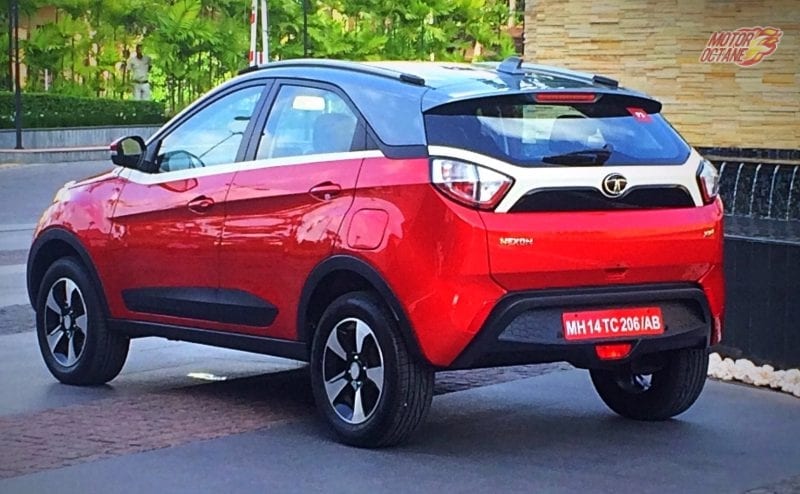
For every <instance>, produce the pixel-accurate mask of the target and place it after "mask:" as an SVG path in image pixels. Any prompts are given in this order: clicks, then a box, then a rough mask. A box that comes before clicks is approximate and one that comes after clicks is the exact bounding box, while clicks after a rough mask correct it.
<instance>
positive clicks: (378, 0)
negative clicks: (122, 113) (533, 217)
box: [0, 0, 522, 111]
mask: <svg viewBox="0 0 800 494" xmlns="http://www.w3.org/2000/svg"><path fill="white" fill-rule="evenodd" d="M7 1H8V0H0V2H7ZM303 1H306V2H307V5H308V9H309V18H308V35H309V45H310V55H311V56H314V57H320V58H321V57H326V58H342V59H351V60H374V59H411V60H437V61H464V60H473V59H487V58H495V59H497V58H502V57H505V56H507V55H509V54H512V53H513V51H514V48H513V42H512V40H511V38H510V36H508V34H507V32H506V29H507V24H508V20H509V18H510V16H511V10H510V9H509V5H511V7H512V9H513V6H514V4H515V1H514V0H510V2H507V1H506V0H408V1H406V2H385V1H384V0H270V1H269V21H270V22H269V24H270V26H269V27H270V30H269V56H270V59H272V60H281V59H288V58H296V57H300V56H302V55H303V31H302V27H303V23H302V15H303ZM24 3H25V4H26V5H27V8H28V10H30V11H35V10H36V8H38V7H40V6H42V5H45V4H47V5H51V6H55V7H56V9H57V12H58V21H57V22H55V23H53V24H51V25H46V26H43V27H41V28H39V29H37V30H36V31H35V32H34V33H33V34H31V37H30V39H29V40H27V41H26V43H25V46H24V50H25V59H26V63H28V64H29V67H30V69H31V70H32V71H33V72H36V71H39V72H40V71H43V70H44V69H47V70H48V71H50V72H52V73H53V74H54V86H53V89H54V90H56V91H60V92H66V93H71V94H95V95H105V96H110V95H115V96H117V97H124V95H125V94H127V93H128V91H129V88H128V87H127V82H126V81H125V80H124V77H123V72H122V67H123V64H122V63H121V62H124V57H123V53H124V50H125V49H128V50H131V51H132V50H133V48H134V45H135V44H137V43H139V42H143V43H144V46H145V49H146V53H147V54H148V55H150V56H151V58H152V60H153V69H152V71H151V81H152V82H153V83H154V84H153V85H154V97H155V98H157V99H161V100H164V101H167V103H168V106H169V108H170V109H171V111H177V110H178V109H180V108H182V107H183V106H184V105H185V104H187V103H188V102H189V101H191V100H193V99H195V98H196V97H197V96H199V95H200V94H202V93H203V92H205V91H207V90H208V89H209V88H211V87H213V86H214V85H216V84H217V83H219V82H220V81H222V80H224V79H226V78H229V77H230V76H231V75H233V74H234V73H235V71H237V70H239V69H241V68H242V67H244V66H245V65H246V64H247V51H248V49H249V36H250V27H249V22H248V21H249V15H250V1H249V0H114V1H110V0H50V1H46V0H26V1H25V2H24ZM521 3H522V2H521V0H516V4H517V5H519V4H521ZM259 41H260V39H259ZM0 57H2V55H0ZM6 58H7V56H6ZM0 60H2V58H0ZM35 79H36V78H34V79H32V80H31V85H30V86H29V89H41V87H40V85H37V83H36V82H35Z"/></svg>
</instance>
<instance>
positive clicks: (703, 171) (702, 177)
mask: <svg viewBox="0 0 800 494" xmlns="http://www.w3.org/2000/svg"><path fill="white" fill-rule="evenodd" d="M697 184H698V185H699V186H700V194H701V195H702V196H703V202H704V203H705V204H711V203H712V202H714V199H716V198H717V194H719V172H717V169H716V168H715V167H714V165H712V164H711V162H710V161H708V160H703V161H701V162H700V167H699V168H698V169H697Z"/></svg>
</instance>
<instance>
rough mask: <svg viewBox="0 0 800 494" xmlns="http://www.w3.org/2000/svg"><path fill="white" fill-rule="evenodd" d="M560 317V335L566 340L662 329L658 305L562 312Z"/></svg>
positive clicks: (636, 334) (644, 333)
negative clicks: (562, 331)
mask: <svg viewBox="0 0 800 494" xmlns="http://www.w3.org/2000/svg"><path fill="white" fill-rule="evenodd" d="M561 320H562V322H563V325H564V338H565V339H566V340H569V341H579V340H594V339H608V338H638V337H640V336H648V335H657V334H662V333H663V332H664V317H663V316H662V315H661V308H660V307H631V308H626V309H605V310H591V311H582V312H565V313H564V314H563V315H562V316H561Z"/></svg>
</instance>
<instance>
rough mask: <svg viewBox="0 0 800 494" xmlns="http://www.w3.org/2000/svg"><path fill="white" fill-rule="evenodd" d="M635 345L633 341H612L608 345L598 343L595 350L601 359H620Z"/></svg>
mask: <svg viewBox="0 0 800 494" xmlns="http://www.w3.org/2000/svg"><path fill="white" fill-rule="evenodd" d="M631 348H633V345H632V344H631V343H612V344H608V345H597V346H595V347H594V351H595V352H596V353H597V358H599V359H600V360H619V359H623V358H625V357H627V356H628V354H629V353H631Z"/></svg>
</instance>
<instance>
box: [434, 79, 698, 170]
mask: <svg viewBox="0 0 800 494" xmlns="http://www.w3.org/2000/svg"><path fill="white" fill-rule="evenodd" d="M636 101H637V100H636V99H634V98H620V97H614V96H609V95H604V96H602V97H601V98H600V99H599V101H597V102H596V103H590V104H587V103H576V104H572V105H570V104H542V103H535V102H534V101H533V95H531V94H527V95H515V96H504V97H495V98H484V99H477V100H467V101H459V102H456V103H451V104H448V105H444V106H441V107H437V108H434V109H432V110H431V111H429V112H428V113H427V114H426V115H425V128H426V132H427V136H428V144H430V145H437V146H450V147H457V148H461V149H466V150H469V151H474V152H476V153H481V154H485V155H488V156H492V157H494V158H498V159H501V160H503V161H508V162H510V163H514V164H516V165H521V166H560V165H586V166H591V165H601V164H606V165H656V164H665V165H670V164H674V165H678V164H682V163H684V162H685V161H686V159H687V158H688V156H689V152H690V149H689V146H688V145H687V144H686V143H685V142H684V141H683V139H681V137H680V136H679V135H678V134H677V132H675V130H674V129H673V128H672V127H671V126H670V125H669V124H667V122H666V121H665V120H664V118H663V117H662V116H661V115H660V114H658V113H647V111H645V110H643V109H642V108H639V107H637V106H636V105H635V103H636ZM640 106H641V105H640Z"/></svg>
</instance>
